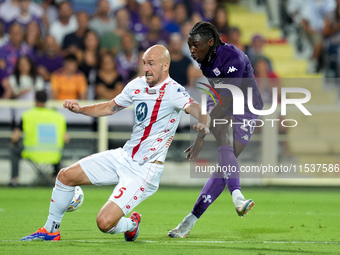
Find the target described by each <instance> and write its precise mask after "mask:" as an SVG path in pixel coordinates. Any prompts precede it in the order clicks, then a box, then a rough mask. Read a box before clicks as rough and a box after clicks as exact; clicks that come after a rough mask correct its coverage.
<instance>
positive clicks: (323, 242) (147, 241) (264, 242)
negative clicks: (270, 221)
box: [0, 239, 340, 245]
mask: <svg viewBox="0 0 340 255" xmlns="http://www.w3.org/2000/svg"><path fill="white" fill-rule="evenodd" d="M177 240H178V239H177ZM6 242H21V241H20V240H0V243H6ZM34 242H36V241H34ZM38 242H39V241H38ZM58 242H79V243H107V242H110V243H112V242H122V240H118V239H117V240H110V239H105V240H61V241H58ZM140 242H142V243H171V242H172V243H207V244H246V243H252V244H339V245H340V241H236V240H235V241H233V240H230V241H194V240H188V241H184V240H183V241H182V240H178V241H177V242H176V240H174V241H168V240H167V241H155V240H140Z"/></svg>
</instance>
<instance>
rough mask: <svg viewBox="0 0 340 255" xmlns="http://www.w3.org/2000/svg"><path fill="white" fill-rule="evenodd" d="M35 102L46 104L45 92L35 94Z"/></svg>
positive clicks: (39, 91) (40, 91)
mask: <svg viewBox="0 0 340 255" xmlns="http://www.w3.org/2000/svg"><path fill="white" fill-rule="evenodd" d="M35 101H37V102H39V103H46V101H47V93H46V91H45V90H38V91H37V92H35Z"/></svg>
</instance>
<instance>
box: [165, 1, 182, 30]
mask: <svg viewBox="0 0 340 255" xmlns="http://www.w3.org/2000/svg"><path fill="white" fill-rule="evenodd" d="M174 6H175V3H174V0H167V1H163V3H162V18H163V27H164V29H165V30H166V31H168V32H169V33H175V32H179V31H180V27H179V25H178V24H176V22H175V9H174Z"/></svg>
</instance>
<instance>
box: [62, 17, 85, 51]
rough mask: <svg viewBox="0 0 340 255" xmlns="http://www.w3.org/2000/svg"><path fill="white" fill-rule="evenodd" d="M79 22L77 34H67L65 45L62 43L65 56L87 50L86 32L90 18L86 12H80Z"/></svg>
mask: <svg viewBox="0 0 340 255" xmlns="http://www.w3.org/2000/svg"><path fill="white" fill-rule="evenodd" d="M77 22H78V28H77V30H76V31H75V32H73V33H70V34H67V35H66V36H65V37H64V40H63V43H62V47H61V48H62V50H63V53H64V55H66V54H70V53H73V54H76V53H77V51H79V50H83V49H84V48H85V46H84V37H85V34H86V31H87V30H88V24H89V16H88V14H87V13H86V12H83V11H82V12H78V14H77Z"/></svg>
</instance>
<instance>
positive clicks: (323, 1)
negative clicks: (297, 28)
mask: <svg viewBox="0 0 340 255" xmlns="http://www.w3.org/2000/svg"><path fill="white" fill-rule="evenodd" d="M334 9H335V2H334V0H309V2H308V4H306V6H304V8H303V10H302V27H303V29H304V32H305V35H306V36H307V39H308V41H309V42H310V44H311V45H312V47H313V54H312V56H311V61H310V62H309V63H310V64H309V67H308V72H311V73H314V72H319V71H320V70H321V68H322V63H321V51H322V38H323V34H322V33H323V29H324V19H325V18H326V17H327V16H328V15H329V14H330V13H332V12H333V11H334Z"/></svg>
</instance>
